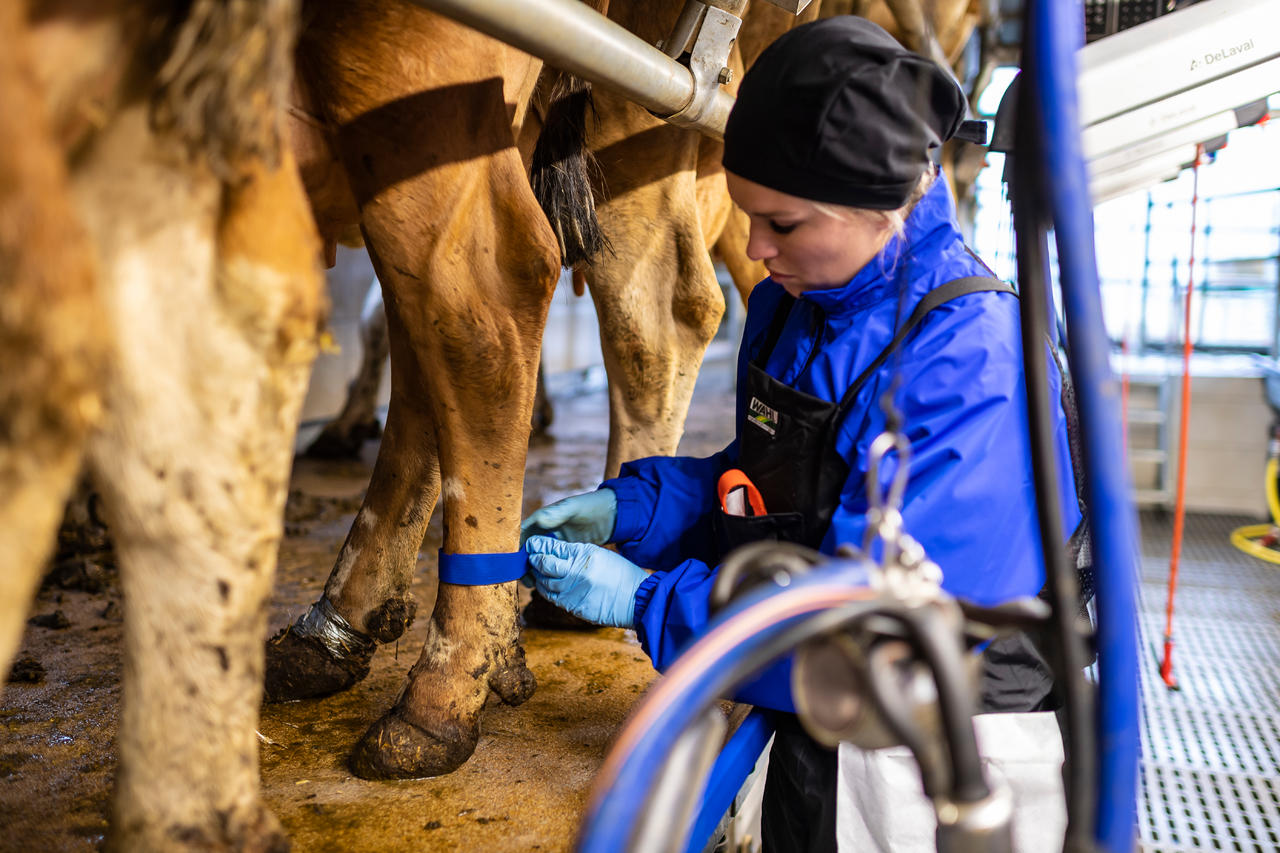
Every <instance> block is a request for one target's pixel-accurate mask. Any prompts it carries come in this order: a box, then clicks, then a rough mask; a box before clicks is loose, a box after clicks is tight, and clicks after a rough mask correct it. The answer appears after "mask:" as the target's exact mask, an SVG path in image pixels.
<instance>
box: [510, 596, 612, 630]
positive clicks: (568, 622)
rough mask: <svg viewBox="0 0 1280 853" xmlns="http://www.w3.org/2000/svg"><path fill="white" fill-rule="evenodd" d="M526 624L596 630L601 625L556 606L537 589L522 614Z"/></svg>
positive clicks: (534, 626)
mask: <svg viewBox="0 0 1280 853" xmlns="http://www.w3.org/2000/svg"><path fill="white" fill-rule="evenodd" d="M521 616H522V617H523V619H524V624H525V625H527V626H529V627H530V628H552V629H557V630H568V631H594V630H596V629H597V628H599V627H600V626H599V625H597V624H595V623H594V622H588V621H587V620H586V619H579V618H578V617H577V616H574V615H573V614H572V613H570V612H569V611H567V610H562V609H560V608H559V607H556V606H555V605H554V604H552V603H551V602H550V601H547V600H546V599H545V598H543V597H542V596H541V595H539V594H538V592H537V591H536V590H535V591H534V593H533V598H531V599H529V603H528V604H526V605H525V607H524V611H523V613H522V614H521Z"/></svg>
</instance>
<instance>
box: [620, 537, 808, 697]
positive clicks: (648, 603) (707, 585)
mask: <svg viewBox="0 0 1280 853" xmlns="http://www.w3.org/2000/svg"><path fill="white" fill-rule="evenodd" d="M715 572H716V570H715V569H712V568H711V567H709V566H708V565H707V564H706V563H704V562H702V561H701V560H685V561H684V562H683V563H680V564H679V565H678V566H675V567H674V568H672V569H671V570H670V571H666V572H654V573H653V574H652V575H650V576H649V577H648V578H646V579H645V581H644V582H643V583H641V584H640V588H639V589H638V590H636V604H635V626H636V636H637V637H638V638H639V640H640V645H641V646H642V647H643V648H644V650H645V653H646V654H648V655H649V657H650V659H651V660H652V661H653V666H654V668H655V669H657V670H658V671H659V672H666V670H667V668H668V667H669V666H670V665H671V664H672V662H673V661H675V659H676V658H677V657H679V655H680V653H681V652H683V651H684V649H685V648H686V647H687V646H688V645H689V644H690V643H692V642H693V640H694V639H696V638H697V637H699V636H701V635H702V633H703V632H704V631H705V630H706V627H707V623H708V622H710V621H711V613H710V605H709V601H710V597H711V588H712V586H714V584H715ZM733 698H734V699H736V700H738V701H739V702H746V703H747V704H750V705H758V706H760V707H763V708H773V709H775V710H778V711H788V712H791V713H795V704H794V703H793V702H792V700H791V657H790V656H787V657H786V658H784V659H783V660H781V661H779V662H777V663H775V664H773V665H772V666H770V667H768V668H767V669H765V670H764V672H762V673H761V674H760V675H759V676H757V677H756V678H755V679H753V680H752V681H751V682H749V683H747V684H746V685H744V686H743V687H742V688H741V689H740V690H738V692H737V693H736V694H735V695H734V696H733Z"/></svg>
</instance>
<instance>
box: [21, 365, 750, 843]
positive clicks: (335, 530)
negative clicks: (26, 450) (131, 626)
mask: <svg viewBox="0 0 1280 853" xmlns="http://www.w3.org/2000/svg"><path fill="white" fill-rule="evenodd" d="M731 385H732V375H731V367H730V366H729V365H728V364H727V363H723V362H721V363H715V364H709V365H708V367H707V368H706V369H704V371H703V374H702V377H701V378H700V380H699V388H698V391H697V393H696V395H695V402H694V406H693V409H692V411H691V412H690V417H689V421H688V425H687V429H686V435H685V439H684V441H683V443H682V444H681V452H684V453H690V454H694V455H705V454H707V453H711V452H714V451H716V450H718V449H720V448H721V447H723V446H724V445H725V444H726V443H727V442H728V440H729V439H730V438H731V437H732V405H733V404H732V390H731ZM555 402H556V404H557V408H556V421H555V423H554V424H553V426H552V428H551V440H550V441H548V442H546V443H542V444H538V445H535V446H533V447H531V449H530V455H529V465H528V473H527V475H526V480H525V496H524V505H525V512H526V514H527V513H528V512H529V511H532V510H533V509H534V508H536V507H537V506H539V505H542V504H544V503H549V502H551V501H554V500H558V499H559V498H561V497H564V496H566V495H569V494H574V493H577V492H580V491H584V490H586V489H590V488H593V487H594V486H595V485H596V483H597V482H598V480H599V477H600V474H601V472H602V471H603V468H604V457H605V442H606V438H607V429H608V415H607V405H608V404H607V400H606V397H605V393H604V391H603V390H600V389H596V390H588V391H585V392H584V391H582V389H577V390H576V392H575V393H572V394H568V395H562V396H560V397H558V398H557V399H556V400H555ZM375 454H376V444H370V445H367V446H366V447H365V452H364V454H363V456H362V458H361V459H360V460H359V461H356V462H347V463H332V462H312V461H307V460H299V462H298V463H297V465H296V467H295V471H294V478H293V482H292V494H291V499H290V506H289V511H288V513H287V518H286V537H285V541H284V543H283V545H282V547H281V551H280V561H279V570H278V576H277V585H276V590H275V594H274V596H273V598H272V606H271V616H270V630H271V632H272V633H274V632H275V630H277V629H278V628H280V627H283V626H284V625H286V624H288V623H290V622H291V621H292V620H294V619H295V618H297V617H298V616H299V615H301V613H302V612H303V611H304V610H305V609H306V607H307V606H308V605H309V604H310V603H311V602H312V601H313V600H314V599H315V598H316V597H317V595H318V594H319V592H320V590H321V588H322V586H323V583H324V581H325V578H326V577H327V576H328V573H329V569H330V568H331V566H332V562H333V559H334V556H335V555H336V553H337V550H338V548H339V546H340V545H341V543H342V540H343V538H344V537H345V535H346V533H347V529H348V527H349V526H350V524H351V521H352V519H353V517H354V515H355V512H356V510H357V509H358V508H359V504H360V499H361V496H362V494H363V492H364V489H365V487H366V486H367V483H368V477H369V473H370V471H371V468H372V463H373V459H374V456H375ZM439 544H440V526H439V517H438V516H437V517H436V518H435V519H434V520H433V521H432V524H431V526H430V528H429V530H428V532H427V535H426V540H425V541H424V543H423V547H422V551H421V557H420V569H421V570H420V572H419V573H418V577H417V580H416V582H415V584H414V586H413V592H414V595H415V596H416V597H417V599H418V601H419V603H420V608H421V609H420V611H419V612H420V613H426V612H429V608H430V606H431V602H432V601H433V600H434V594H435V591H434V585H435V553H436V549H437V548H438V547H439ZM106 580H107V582H106V584H105V586H104V587H103V588H101V589H98V590H95V591H84V590H83V589H61V588H59V587H57V586H56V585H55V586H47V587H45V588H43V589H42V590H41V592H40V594H39V597H38V599H37V601H36V602H35V603H34V604H33V606H32V611H31V612H32V614H33V615H34V616H46V617H50V616H52V614H54V613H55V612H56V611H61V613H62V614H63V616H65V622H66V623H67V624H66V626H65V627H38V626H35V625H29V626H28V628H27V633H26V635H25V637H24V642H23V645H22V648H21V650H20V651H19V654H18V656H17V660H18V661H22V660H23V659H30V660H32V661H35V662H36V663H37V664H38V666H39V667H43V670H44V677H43V680H42V681H39V682H35V681H32V682H17V683H10V684H7V685H5V686H4V691H3V695H0V726H2V727H3V730H2V731H0V827H3V830H2V831H0V851H33V850H40V851H62V850H73V851H80V850H95V849H97V848H98V847H99V846H100V844H101V842H102V840H103V838H104V835H105V833H106V828H107V818H108V814H109V803H110V796H111V787H112V780H113V777H114V773H115V751H114V736H115V729H116V721H117V711H118V700H119V679H120V672H121V659H120V649H121V622H120V615H119V614H120V608H121V607H123V606H125V603H124V602H123V601H121V600H120V593H119V589H118V587H117V585H116V584H115V583H114V582H113V578H112V577H111V576H110V574H108V576H107V578H106ZM90 586H92V584H91V585H90ZM50 624H52V625H60V624H61V621H52V620H50ZM425 626H426V620H425V618H420V619H419V620H418V622H417V623H416V624H415V625H413V626H412V627H411V628H410V630H409V631H408V632H407V634H406V635H405V637H403V638H402V639H401V640H400V641H399V643H397V644H394V645H392V646H388V647H383V648H382V649H380V650H379V652H378V653H377V654H376V655H375V657H374V661H373V670H372V672H371V673H370V675H369V677H368V678H367V679H365V680H364V681H363V682H361V683H360V684H359V685H357V686H356V687H355V688H353V689H352V690H350V691H347V692H346V693H343V694H340V695H337V696H333V697H328V698H325V699H318V700H309V701H302V702H294V703H288V704H284V705H273V706H266V707H265V708H264V709H263V714H262V719H261V723H260V726H259V732H260V734H261V736H262V747H261V766H262V788H263V797H264V799H265V801H266V802H267V804H268V805H269V806H270V808H271V809H272V810H273V811H274V812H275V814H276V815H277V816H278V817H279V818H280V820H281V822H282V823H283V824H284V826H285V828H286V829H287V830H288V832H289V834H290V836H291V837H292V839H293V844H294V849H295V850H298V851H350V853H360V851H399V850H461V851H470V850H485V851H524V850H541V851H557V850H568V849H570V848H571V846H572V843H573V836H574V832H575V831H576V828H577V822H578V816H579V814H580V812H581V809H582V807H583V805H584V804H585V801H586V796H587V793H588V791H589V788H590V783H591V779H592V776H593V774H594V772H595V770H596V768H597V767H598V766H599V765H600V763H601V762H602V760H603V758H604V755H605V753H606V752H607V749H608V746H609V743H610V739H611V738H612V736H613V735H614V733H615V732H616V730H617V728H618V727H619V725H620V724H621V723H622V722H623V721H624V720H625V718H626V716H627V714H628V712H629V710H630V708H631V707H632V705H633V704H634V703H635V701H636V699H637V697H638V696H639V695H640V694H641V693H642V692H643V691H644V689H645V687H646V685H647V684H648V683H649V682H650V681H651V680H652V678H653V677H654V674H653V670H652V668H651V667H650V665H649V662H648V658H647V657H646V656H645V655H644V653H643V651H642V650H641V649H640V647H639V645H638V644H637V643H636V640H635V635H634V633H632V632H629V631H621V630H617V629H600V630H597V631H591V632H570V631H558V630H545V629H533V628H526V629H525V631H524V644H525V649H526V651H527V653H528V660H529V666H530V668H531V669H532V670H533V672H534V673H535V675H536V676H537V678H538V690H537V692H536V693H535V694H534V696H533V697H532V698H531V699H530V700H529V701H528V702H526V703H525V704H524V705H522V706H521V707H519V708H509V707H506V706H503V705H501V704H500V703H497V702H496V700H494V701H493V702H492V703H491V705H490V707H489V708H488V709H487V710H486V712H485V716H484V719H483V723H482V726H483V733H482V736H481V739H480V743H479V746H478V748H477V749H476V753H475V755H474V757H473V758H472V759H471V760H470V761H469V762H468V763H467V764H465V765H464V766H463V767H462V768H461V769H460V770H458V771H457V772H455V773H453V774H451V775H449V776H446V777H441V778H437V779H427V780H419V781H407V782H391V783H388V782H366V781H364V780H361V779H357V778H355V777H354V776H352V775H351V774H350V773H349V772H348V771H347V769H346V756H347V752H348V750H349V749H350V747H351V746H352V745H353V744H354V743H355V741H356V740H357V739H358V738H359V737H360V735H361V734H363V732H364V730H365V729H366V727H367V726H368V725H369V724H370V723H372V722H373V721H374V720H375V719H377V718H378V717H379V716H380V715H381V714H382V713H383V712H384V711H385V710H386V709H387V708H388V707H390V705H391V704H392V703H393V701H394V700H395V697H396V694H397V692H398V691H399V689H400V686H401V684H402V683H403V679H404V677H405V675H406V674H407V672H408V670H409V667H410V666H411V665H412V664H413V662H414V660H415V659H416V657H417V653H418V651H419V649H420V647H421V643H422V639H423V635H424V632H425Z"/></svg>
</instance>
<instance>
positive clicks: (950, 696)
mask: <svg viewBox="0 0 1280 853" xmlns="http://www.w3.org/2000/svg"><path fill="white" fill-rule="evenodd" d="M941 616H942V614H941V613H939V612H938V611H937V610H933V609H930V610H909V611H906V612H904V613H903V614H902V621H903V622H904V623H905V624H906V625H907V626H908V627H909V628H910V629H911V632H912V634H914V635H915V641H916V646H917V647H918V648H919V650H920V652H921V654H922V657H923V658H924V659H925V661H926V662H927V663H928V664H929V668H930V669H931V670H933V680H934V683H935V684H936V685H937V687H938V711H939V714H940V715H941V716H942V730H943V733H944V735H945V736H946V740H947V752H948V754H949V755H950V758H951V799H952V800H953V801H955V802H957V803H976V802H978V801H979V800H982V799H985V798H986V797H988V796H990V794H991V788H990V786H988V785H987V779H986V777H985V776H984V775H983V774H982V756H981V754H979V752H978V739H977V737H976V736H975V735H974V733H973V710H974V708H973V699H972V697H971V696H970V694H969V691H968V690H967V689H966V685H967V684H968V681H969V679H968V676H967V672H966V662H965V654H966V653H965V652H964V651H963V650H962V649H961V647H960V638H959V637H957V636H956V633H955V631H954V629H953V628H952V627H951V626H949V625H947V624H946V623H945V622H944V621H943V620H942V618H941Z"/></svg>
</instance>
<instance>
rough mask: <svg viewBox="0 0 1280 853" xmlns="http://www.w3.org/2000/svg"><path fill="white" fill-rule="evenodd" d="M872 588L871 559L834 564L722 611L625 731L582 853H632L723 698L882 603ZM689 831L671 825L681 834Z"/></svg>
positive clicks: (589, 817)
mask: <svg viewBox="0 0 1280 853" xmlns="http://www.w3.org/2000/svg"><path fill="white" fill-rule="evenodd" d="M867 583H868V564H867V563H865V562H863V561H861V560H840V559H835V560H831V561H830V562H827V563H823V564H822V565H819V566H816V567H814V568H813V570H812V571H811V572H809V573H807V574H804V575H800V576H796V577H793V578H792V579H791V583H790V585H789V586H787V587H786V588H784V589H779V588H778V587H775V586H773V585H771V584H767V585H764V587H762V588H760V589H756V590H752V591H751V592H749V593H747V594H746V595H744V596H743V597H742V599H741V601H738V602H734V603H733V604H732V605H731V606H730V607H728V608H726V610H725V611H724V612H723V613H721V614H720V615H718V616H717V617H716V618H715V619H714V620H713V621H712V622H711V624H710V625H709V626H708V628H707V630H706V631H705V632H704V633H703V634H702V635H700V637H699V639H698V640H697V641H696V642H694V643H693V644H692V645H691V646H689V647H688V648H687V649H685V650H684V651H683V652H682V653H681V655H680V657H679V658H677V659H676V661H675V662H674V663H673V664H672V665H671V667H670V668H669V669H668V670H667V672H666V674H665V675H664V677H663V678H662V679H661V680H660V681H658V682H656V683H655V685H654V687H653V688H651V689H650V691H649V693H648V694H646V696H645V697H644V699H643V700H641V702H640V703H639V704H638V705H637V706H636V708H635V710H634V711H633V712H632V714H631V716H630V718H629V719H628V721H627V724H626V726H625V727H624V728H623V729H622V731H621V732H620V733H619V735H618V737H617V740H616V742H615V744H614V746H613V748H612V749H611V750H610V752H609V756H608V758H607V759H606V760H605V764H604V766H603V767H601V768H600V772H599V773H597V774H596V778H595V781H594V783H593V784H592V789H591V796H590V799H589V801H588V803H587V809H586V814H585V815H584V816H583V820H582V825H581V828H580V831H579V835H578V842H577V845H576V849H577V850H578V851H580V853H617V852H618V851H621V850H627V849H630V842H631V840H632V838H633V835H634V833H635V831H636V828H637V827H638V826H639V825H640V823H641V820H642V818H643V817H644V814H645V812H646V806H647V802H646V800H647V798H648V797H647V795H648V792H650V791H652V790H653V788H654V785H655V784H656V783H657V780H658V778H659V775H660V773H661V770H662V768H663V764H664V762H665V760H666V758H667V756H668V755H669V754H670V753H671V750H672V747H673V746H674V745H675V743H676V741H677V740H678V739H679V737H680V735H681V733H682V732H684V730H685V729H686V728H688V727H689V726H690V725H691V724H692V723H693V722H694V721H695V720H697V719H698V718H699V717H700V716H701V715H702V714H703V713H704V712H705V710H706V709H707V708H709V707H711V705H712V704H713V703H714V702H716V701H717V700H718V699H719V698H721V697H722V696H729V695H732V693H733V690H734V688H735V687H737V686H739V685H741V684H742V683H744V682H746V681H747V680H749V679H750V678H751V677H752V676H754V675H755V674H756V673H758V672H759V671H760V670H761V669H763V668H764V666H765V665H767V664H768V663H770V662H771V661H773V660H775V659H776V658H778V657H780V656H781V655H783V654H785V653H787V652H790V651H792V650H793V649H794V648H795V646H796V645H797V644H799V643H800V642H802V641H803V640H804V639H807V638H808V637H810V636H814V635H815V634H817V633H821V632H823V631H825V630H830V629H831V628H832V627H833V626H834V625H836V624H840V623H842V622H843V621H844V620H846V619H847V618H849V616H850V615H851V614H852V613H853V612H856V610H857V609H858V608H869V607H871V606H874V605H873V602H874V603H879V599H878V598H876V596H875V593H874V592H873V591H872V590H871V589H869V588H868V587H867ZM757 754H758V753H757ZM752 762H753V763H754V756H753V757H752ZM744 775H745V774H744ZM690 782H691V787H690V790H689V791H688V793H687V795H688V796H690V797H701V796H702V793H703V792H702V790H701V789H700V788H699V787H696V786H694V785H693V784H692V783H693V782H694V780H690ZM735 790H736V789H735ZM716 818H717V819H718V818H719V815H716ZM712 828H714V824H712ZM688 829H689V827H672V828H671V830H672V831H678V832H681V833H684V832H686V831H688ZM688 840H689V838H688V837H682V838H681V839H680V841H682V842H685V841H688ZM699 840H700V841H702V842H705V840H706V839H699ZM673 846H684V845H683V844H679V845H674V844H673Z"/></svg>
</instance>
